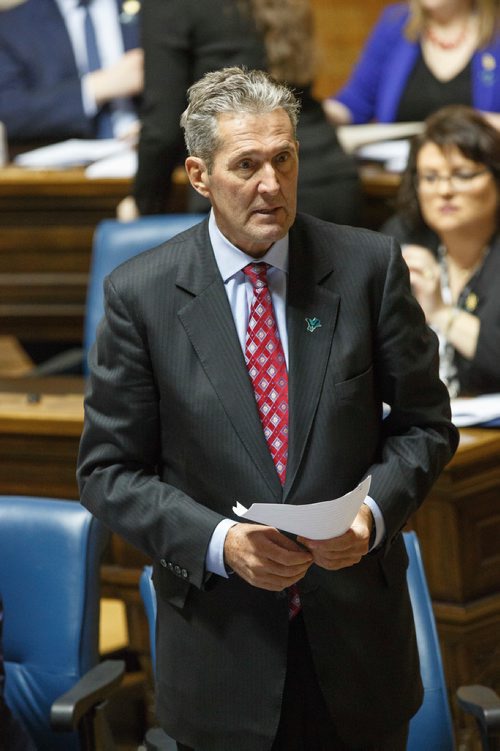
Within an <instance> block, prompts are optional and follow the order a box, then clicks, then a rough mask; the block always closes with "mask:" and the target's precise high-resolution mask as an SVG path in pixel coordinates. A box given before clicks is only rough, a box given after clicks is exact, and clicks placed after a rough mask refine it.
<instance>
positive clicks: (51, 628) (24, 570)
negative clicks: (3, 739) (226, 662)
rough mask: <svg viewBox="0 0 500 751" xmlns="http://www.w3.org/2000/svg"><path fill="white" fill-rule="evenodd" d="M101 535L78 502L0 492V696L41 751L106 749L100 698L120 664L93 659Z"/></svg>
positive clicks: (119, 673) (108, 744)
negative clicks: (0, 660) (1, 684)
mask: <svg viewBox="0 0 500 751" xmlns="http://www.w3.org/2000/svg"><path fill="white" fill-rule="evenodd" d="M107 539H108V533H107V532H106V531H105V530H104V528H103V527H102V526H101V524H100V523H99V522H98V521H97V520H96V519H95V518H94V517H93V516H91V514H90V513H89V512H88V511H87V510H86V509H84V508H83V507H82V506H80V505H79V504H78V503H77V502H75V501H65V500H55V499H49V498H29V497H24V496H0V591H1V593H2V598H3V605H4V624H3V625H4V628H3V653H4V663H5V699H6V703H7V704H8V706H9V707H10V709H11V711H12V714H13V715H14V716H15V717H17V718H18V719H19V720H20V721H21V722H22V723H23V725H24V726H25V728H26V729H27V730H28V732H29V734H30V735H31V737H32V739H33V740H34V742H35V744H36V747H37V749H38V751H87V749H95V748H100V749H103V750H106V751H110V750H111V749H112V748H113V745H112V741H111V738H110V735H109V729H108V728H107V724H106V721H105V718H104V714H103V701H104V700H105V698H106V697H107V696H108V694H110V693H111V691H112V689H113V688H115V687H116V686H117V685H118V684H119V683H120V681H121V678H122V675H123V673H124V669H125V665H124V663H123V662H122V661H119V660H117V661H111V660H109V661H106V662H103V663H99V662H98V660H99V655H98V638H99V579H100V574H99V568H100V560H101V554H102V551H103V548H104V546H105V543H106V541H107ZM96 732H97V733H98V735H99V738H100V742H101V743H102V745H100V746H94V745H92V743H93V739H94V736H95V733H96ZM0 745H1V744H0Z"/></svg>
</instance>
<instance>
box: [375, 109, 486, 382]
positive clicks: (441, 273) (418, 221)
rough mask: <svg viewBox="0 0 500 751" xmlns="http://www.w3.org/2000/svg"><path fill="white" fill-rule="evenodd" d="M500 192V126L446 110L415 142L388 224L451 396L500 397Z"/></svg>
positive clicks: (428, 123)
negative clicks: (435, 336) (432, 337)
mask: <svg viewBox="0 0 500 751" xmlns="http://www.w3.org/2000/svg"><path fill="white" fill-rule="evenodd" d="M499 191H500V134H499V132H498V130H497V129H496V128H494V127H493V126H492V125H491V124H490V123H489V122H488V121H487V120H486V119H485V118H484V117H482V116H481V115H480V114H479V113H478V112H477V111H476V110H474V109H472V108H469V107H464V106H460V105H456V106H448V107H444V108H442V109H440V110H438V111H437V112H436V113H435V114H434V115H432V116H431V117H429V118H428V119H427V120H426V122H425V128H424V131H423V133H422V134H420V135H418V136H416V137H415V138H414V140H413V143H412V148H411V151H410V157H409V161H408V166H407V169H406V172H405V174H404V175H403V178H402V182H401V188H400V193H399V197H398V204H399V209H400V212H399V215H398V216H397V217H396V218H395V219H393V220H390V222H388V223H386V225H384V227H383V228H382V231H383V232H385V233H387V234H392V235H394V236H395V237H396V238H397V239H398V240H399V242H400V243H401V244H402V248H403V256H404V258H405V260H406V262H407V264H408V267H409V270H410V279H411V285H412V289H413V293H414V295H415V297H416V298H417V300H418V301H419V303H420V305H421V306H422V308H423V310H424V313H425V316H426V319H427V323H428V324H429V325H430V326H431V327H432V328H433V329H435V331H436V332H437V334H438V336H439V339H440V369H441V378H442V380H444V381H445V383H446V384H447V386H448V388H449V391H450V394H451V396H457V395H459V394H460V395H462V394H480V393H487V392H490V393H491V392H497V391H500V295H499V293H498V291H499V289H500V236H499ZM426 239H427V241H428V242H427V247H424V246H423V245H422V244H421V243H422V242H426Z"/></svg>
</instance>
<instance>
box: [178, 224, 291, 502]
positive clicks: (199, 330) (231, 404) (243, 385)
mask: <svg viewBox="0 0 500 751" xmlns="http://www.w3.org/2000/svg"><path fill="white" fill-rule="evenodd" d="M196 229H198V228H196ZM196 234H197V238H198V240H199V242H198V243H197V250H196V257H195V258H194V259H193V256H192V255H191V259H190V260H187V261H186V265H185V266H184V267H183V268H182V269H181V270H180V272H179V275H178V279H177V284H178V286H179V287H181V288H182V289H184V290H185V291H186V292H189V293H190V295H191V296H192V297H191V299H190V300H189V301H188V302H187V303H186V304H185V305H183V306H182V307H181V309H180V310H179V311H178V315H179V318H180V320H181V322H182V324H183V326H184V329H185V331H186V334H187V336H188V337H189V339H190V341H191V343H192V345H193V348H194V351H195V352H196V355H197V357H198V358H199V360H200V362H201V364H202V367H203V369H204V371H205V373H206V375H207V377H208V378H209V380H210V382H211V384H212V386H213V388H214V390H215V391H216V393H217V395H218V397H219V399H220V401H221V403H222V405H223V407H224V410H225V412H226V414H227V416H228V418H229V420H230V421H231V423H232V424H233V427H234V429H235V431H236V433H237V434H238V436H239V438H240V440H241V442H242V443H243V445H244V447H245V449H246V450H247V452H248V453H249V454H250V456H251V457H252V460H253V461H254V463H255V466H256V468H257V470H258V471H259V472H260V473H261V474H262V476H263V477H264V479H265V480H266V483H267V484H268V486H269V488H270V490H271V491H272V493H273V495H274V496H275V497H276V500H277V501H278V500H280V499H281V495H282V489H281V485H280V482H279V478H278V475H277V473H276V469H275V467H274V463H273V460H272V457H271V454H270V453H269V450H268V448H267V444H266V441H265V438H264V433H263V430H262V425H261V422H260V418H259V415H258V411H257V405H256V403H255V397H254V393H253V389H252V385H251V383H250V379H249V377H248V373H247V369H246V365H245V359H244V356H243V353H242V351H241V346H240V342H239V339H238V335H237V333H236V328H235V326H234V321H233V317H232V313H231V308H230V305H229V302H228V299H227V295H226V291H225V289H224V283H223V281H222V279H221V277H220V274H219V271H218V268H217V264H216V262H215V259H214V257H213V253H212V250H211V246H210V240H209V238H208V232H207V231H206V229H205V230H204V231H203V234H202V230H200V231H199V232H198V233H196ZM207 251H208V252H207Z"/></svg>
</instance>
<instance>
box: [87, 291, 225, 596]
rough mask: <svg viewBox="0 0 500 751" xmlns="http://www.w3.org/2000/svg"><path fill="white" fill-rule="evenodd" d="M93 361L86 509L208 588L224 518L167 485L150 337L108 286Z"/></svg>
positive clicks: (143, 548) (88, 415)
mask: <svg viewBox="0 0 500 751" xmlns="http://www.w3.org/2000/svg"><path fill="white" fill-rule="evenodd" d="M105 301H106V305H105V310H106V312H105V317H104V319H103V322H102V323H101V325H100V327H99V330H98V335H97V341H96V345H95V346H94V348H93V351H92V353H91V375H90V378H89V385H88V392H87V395H86V399H85V422H84V429H83V433H82V439H81V445H80V452H79V460H78V472H77V474H78V481H79V487H80V492H81V502H82V504H83V505H84V506H86V507H87V508H88V509H89V510H90V511H91V512H92V513H93V514H95V515H96V516H97V517H98V518H100V519H101V520H102V521H103V523H104V524H106V526H108V527H109V528H110V529H111V530H113V531H114V532H116V533H117V534H119V535H121V536H122V537H123V538H125V539H126V540H127V541H128V542H130V543H131V544H132V545H134V546H135V547H137V548H139V549H140V550H142V551H143V552H144V553H145V554H146V555H148V556H149V557H151V558H152V559H153V560H154V561H159V560H160V561H161V560H162V559H163V560H166V561H177V562H179V563H180V564H181V565H182V567H183V568H184V569H185V571H186V572H187V574H188V575H189V581H190V583H192V584H194V585H195V586H199V587H202V586H203V584H204V576H205V567H204V564H205V556H206V550H207V547H208V543H209V541H210V538H211V535H212V533H213V530H214V529H215V527H216V526H217V524H218V523H219V522H220V521H221V519H222V516H221V515H219V514H217V513H215V512H214V511H212V510H210V509H208V508H206V507H205V506H203V505H201V504H200V503H197V502H196V501H195V500H194V499H193V498H190V497H189V496H188V495H186V494H185V493H183V492H182V491H180V490H179V489H177V488H175V487H173V486H172V485H169V484H168V483H166V482H164V481H163V480H162V479H161V474H162V473H163V472H164V470H165V468H163V467H162V466H161V425H160V415H159V395H158V391H157V388H156V385H155V379H154V375H153V373H152V368H151V364H150V360H149V357H148V351H147V345H146V341H145V337H144V333H143V332H141V330H140V325H139V324H138V322H137V320H135V319H134V318H133V316H131V315H130V313H129V310H130V309H131V305H130V303H129V304H128V305H125V304H124V303H123V301H122V299H121V298H120V297H119V295H118V294H117V292H116V291H115V289H114V287H113V285H112V282H111V281H110V280H109V279H108V280H107V282H106V285H105Z"/></svg>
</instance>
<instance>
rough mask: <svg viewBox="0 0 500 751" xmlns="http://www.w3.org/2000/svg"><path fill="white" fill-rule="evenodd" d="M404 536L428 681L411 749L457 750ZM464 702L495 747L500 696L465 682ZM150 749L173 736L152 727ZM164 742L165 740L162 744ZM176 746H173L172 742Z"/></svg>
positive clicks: (145, 580)
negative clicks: (466, 684)
mask: <svg viewBox="0 0 500 751" xmlns="http://www.w3.org/2000/svg"><path fill="white" fill-rule="evenodd" d="M403 537H404V541H405V545H406V550H407V552H408V557H409V560H410V563H409V566H408V573H407V578H408V587H409V590H410V598H411V603H412V608H413V615H414V618H415V626H416V631H417V642H418V652H419V656H420V669H421V673H422V680H423V684H424V690H425V694H424V701H423V704H422V706H421V707H420V709H419V711H418V712H417V714H416V715H415V716H414V717H413V718H412V720H411V723H410V733H409V738H408V746H407V751H424V749H425V751H454V749H455V742H454V737H453V726H452V721H451V714H450V707H449V703H448V696H447V691H446V682H445V677H444V672H443V665H442V661H441V650H440V646H439V639H438V635H437V630H436V623H435V620H434V613H433V610H432V603H431V598H430V594H429V589H428V587H427V580H426V577H425V571H424V566H423V561H422V556H421V553H420V546H419V543H418V538H417V535H416V534H415V532H405V533H404V535H403ZM151 573H152V568H151V566H145V567H144V569H143V571H142V574H141V578H140V582H139V587H140V593H141V597H142V600H143V603H144V608H145V611H146V616H147V620H148V626H149V637H150V642H151V656H152V661H153V665H154V659H155V621H156V593H155V589H154V586H153V582H152V579H151ZM458 700H459V704H460V706H462V708H463V709H464V710H465V711H467V712H469V713H471V714H473V715H474V716H475V718H476V720H477V722H478V725H479V728H480V732H481V739H482V743H483V749H484V751H493V746H490V732H491V731H495V730H498V729H500V699H499V698H498V696H497V695H496V694H495V693H494V692H493V691H491V689H487V688H485V687H482V686H464V687H461V688H460V689H459V690H458ZM151 732H152V735H151V741H150V744H149V745H148V743H146V748H147V750H148V751H170V746H168V745H167V743H168V742H171V741H170V739H168V738H167V737H166V736H165V735H164V736H163V737H162V735H161V733H162V731H160V730H159V729H157V728H155V729H153V731H151ZM162 744H164V745H162ZM173 748H175V746H174V747H173Z"/></svg>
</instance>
